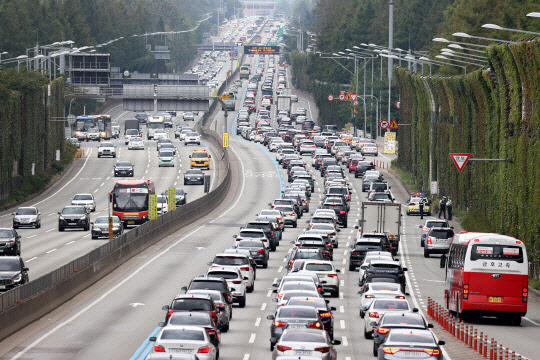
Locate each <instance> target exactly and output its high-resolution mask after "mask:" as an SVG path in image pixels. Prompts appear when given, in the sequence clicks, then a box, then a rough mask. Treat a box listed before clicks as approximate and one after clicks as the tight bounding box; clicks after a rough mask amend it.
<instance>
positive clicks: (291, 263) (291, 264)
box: [289, 260, 294, 268]
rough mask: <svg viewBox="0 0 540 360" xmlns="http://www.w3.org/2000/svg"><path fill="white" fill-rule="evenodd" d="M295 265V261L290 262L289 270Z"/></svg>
mask: <svg viewBox="0 0 540 360" xmlns="http://www.w3.org/2000/svg"><path fill="white" fill-rule="evenodd" d="M293 264H294V260H291V261H290V262H289V268H292V266H293Z"/></svg>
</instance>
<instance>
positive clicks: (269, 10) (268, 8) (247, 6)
mask: <svg viewBox="0 0 540 360" xmlns="http://www.w3.org/2000/svg"><path fill="white" fill-rule="evenodd" d="M240 2H241V3H242V4H243V5H244V16H274V14H275V12H276V0H241V1H240Z"/></svg>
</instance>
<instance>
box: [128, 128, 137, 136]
mask: <svg viewBox="0 0 540 360" xmlns="http://www.w3.org/2000/svg"><path fill="white" fill-rule="evenodd" d="M126 135H139V130H136V129H128V130H126Z"/></svg>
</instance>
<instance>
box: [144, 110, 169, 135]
mask: <svg viewBox="0 0 540 360" xmlns="http://www.w3.org/2000/svg"><path fill="white" fill-rule="evenodd" d="M146 123H147V126H148V132H147V133H146V139H147V140H151V139H153V138H154V132H155V131H156V130H157V129H163V130H165V118H164V117H163V116H149V117H148V119H147V121H146Z"/></svg>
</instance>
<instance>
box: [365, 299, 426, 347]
mask: <svg viewBox="0 0 540 360" xmlns="http://www.w3.org/2000/svg"><path fill="white" fill-rule="evenodd" d="M361 310H362V311H364V312H365V316H364V338H366V339H371V338H372V337H373V329H374V328H375V327H377V322H378V321H379V319H380V318H381V316H383V315H384V314H385V313H387V312H391V311H411V310H413V309H411V306H410V305H409V303H408V302H407V300H406V299H375V300H374V301H373V302H372V303H371V305H370V306H369V307H363V308H362V309H361ZM415 310H416V311H418V309H415Z"/></svg>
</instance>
